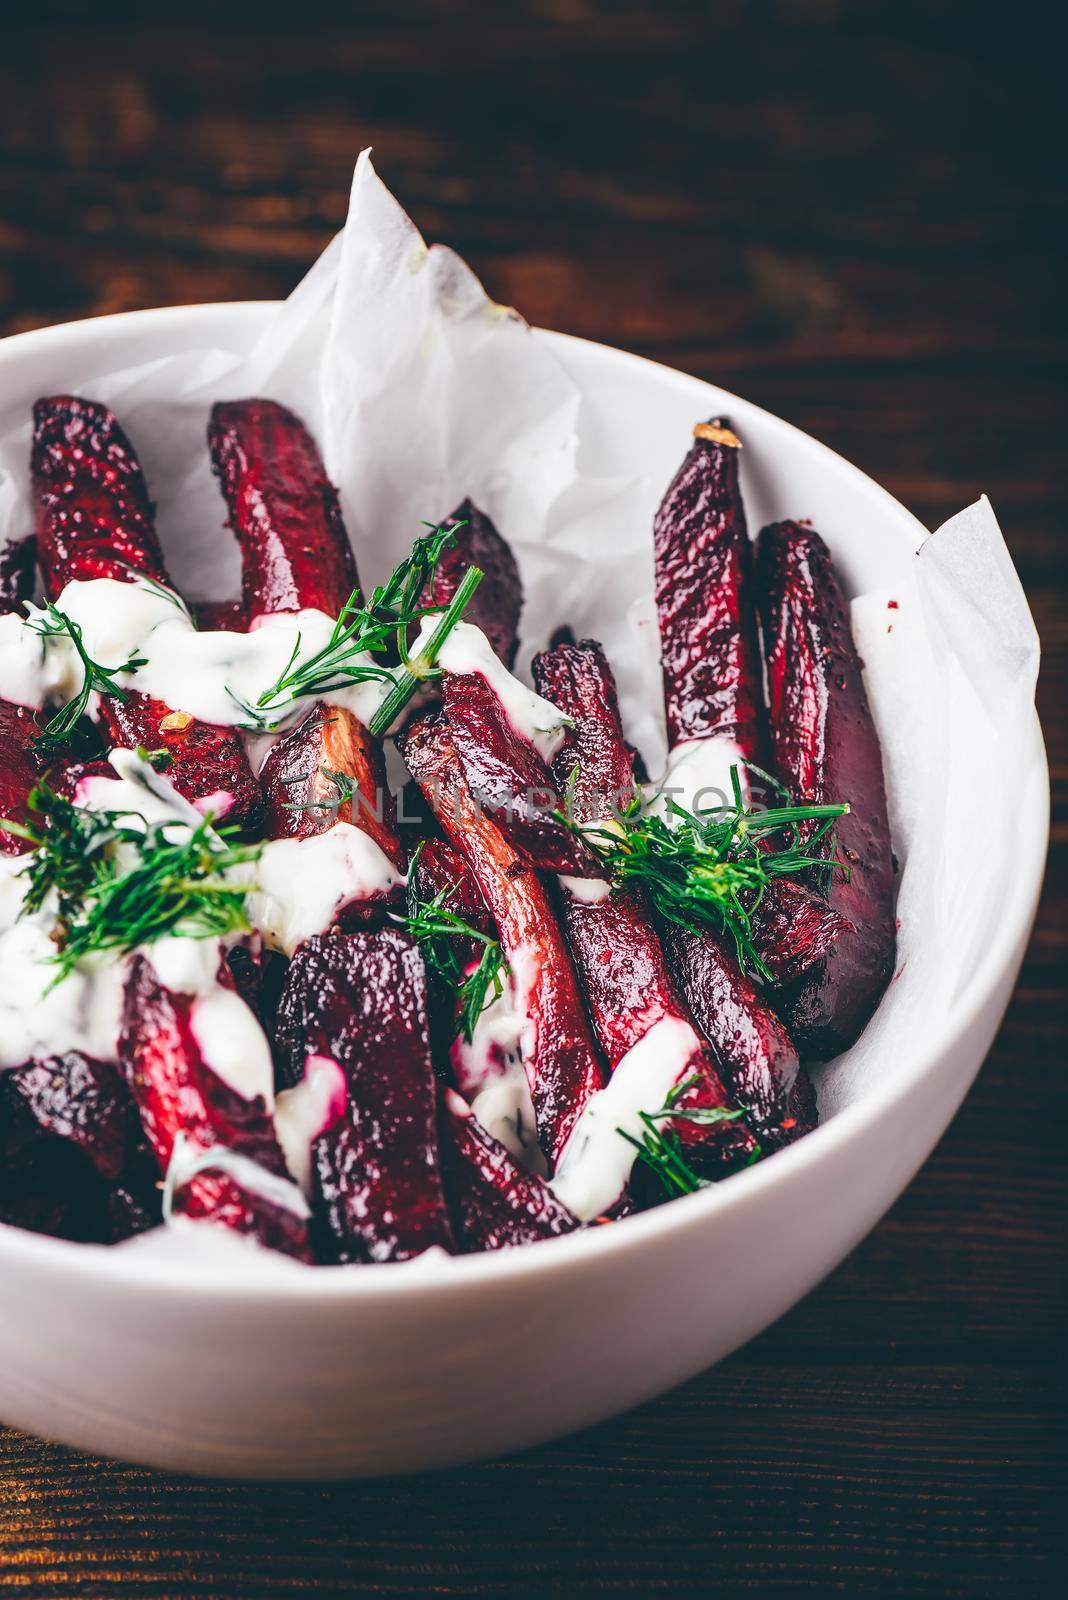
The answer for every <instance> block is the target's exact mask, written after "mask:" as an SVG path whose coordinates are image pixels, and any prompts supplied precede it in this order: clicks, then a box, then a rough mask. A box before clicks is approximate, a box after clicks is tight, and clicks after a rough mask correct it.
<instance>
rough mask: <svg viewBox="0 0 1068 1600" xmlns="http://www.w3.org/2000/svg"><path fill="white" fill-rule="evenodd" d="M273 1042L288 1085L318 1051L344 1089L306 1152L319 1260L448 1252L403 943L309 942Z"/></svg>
mask: <svg viewBox="0 0 1068 1600" xmlns="http://www.w3.org/2000/svg"><path fill="white" fill-rule="evenodd" d="M277 1038H278V1045H279V1049H280V1053H281V1055H282V1057H283V1063H284V1070H285V1071H286V1073H287V1076H288V1078H289V1081H290V1082H296V1081H298V1079H299V1077H300V1075H301V1074H302V1073H303V1070H304V1063H305V1060H306V1058H307V1056H308V1055H309V1054H316V1055H324V1056H329V1057H331V1058H332V1059H333V1060H334V1061H336V1062H337V1063H338V1065H339V1066H340V1067H341V1068H342V1070H343V1072H344V1074H345V1078H346V1081H347V1084H348V1107H347V1112H346V1115H345V1116H344V1118H343V1119H342V1120H341V1121H340V1122H336V1123H334V1124H333V1126H332V1127H330V1128H328V1129H327V1130H326V1132H325V1133H322V1134H320V1136H319V1137H318V1139H316V1141H315V1143H314V1146H313V1149H312V1168H313V1173H314V1185H315V1205H316V1210H317V1213H318V1216H319V1220H320V1223H321V1225H322V1229H323V1233H324V1234H325V1236H326V1241H327V1243H326V1253H328V1254H329V1255H330V1257H331V1259H333V1260H335V1261H341V1262H361V1261H363V1262H366V1261H405V1260H407V1259H408V1258H409V1257H411V1256H416V1255H419V1254H420V1253H421V1252H422V1251H424V1250H426V1249H428V1248H429V1247H430V1246H431V1245H441V1246H443V1247H444V1248H445V1249H447V1250H448V1249H451V1248H452V1230H451V1228H450V1226H449V1219H448V1214H447V1212H446V1209H445V1197H444V1193H443V1191H442V1187H441V1174H440V1170H439V1162H438V1141H437V1127H436V1104H435V1095H436V1091H435V1083H434V1074H433V1069H432V1067H431V1062H430V1045H429V1039H428V1033H427V1013H426V980H425V975H424V971H423V960H422V957H421V956H420V954H419V951H418V949H417V947H416V945H415V944H414V943H413V941H412V940H411V939H409V938H408V937H407V936H406V935H404V934H401V933H399V932H398V931H397V930H396V929H393V928H383V929H380V930H379V931H378V932H376V933H355V934H325V935H322V936H320V937H318V938H314V939H309V940H308V941H307V943H306V944H303V945H301V947H300V949H299V950H298V951H297V953H296V955H295V956H294V958H293V961H292V963H291V965H290V969H289V975H288V978H287V981H286V987H285V990H284V991H283V994H282V999H281V1002H280V1004H279V1011H278V1031H277Z"/></svg>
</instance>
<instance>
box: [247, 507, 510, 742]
mask: <svg viewBox="0 0 1068 1600" xmlns="http://www.w3.org/2000/svg"><path fill="white" fill-rule="evenodd" d="M463 526H465V524H464V523H462V522H453V523H450V524H448V526H442V527H439V528H435V529H434V531H433V532H432V533H429V534H425V535H423V536H422V537H420V538H418V539H416V541H415V543H414V544H413V546H412V548H411V551H410V552H409V554H408V555H407V556H406V557H405V558H404V560H403V561H401V562H400V563H398V565H397V566H396V567H394V569H393V571H392V572H391V573H390V575H389V577H388V578H387V580H386V582H385V583H384V584H379V585H378V586H377V587H376V588H375V589H373V590H372V591H371V595H370V598H369V599H368V600H367V602H366V604H361V603H360V592H359V590H358V589H354V590H353V591H352V593H351V594H350V595H349V598H348V599H347V600H346V602H345V604H344V605H343V606H342V608H341V611H340V613H339V615H338V618H337V621H336V622H335V623H334V627H333V631H332V632H331V634H330V637H329V639H328V640H327V642H326V644H325V645H323V646H322V647H321V649H319V650H316V651H314V652H313V653H312V654H311V655H309V656H305V657H302V656H301V636H300V634H299V633H298V635H297V639H296V643H295V644H294V646H293V650H292V653H291V655H290V657H289V660H288V661H287V662H286V665H285V666H284V667H283V669H282V671H281V672H280V673H279V674H278V677H277V678H276V679H275V681H274V682H273V683H272V684H270V685H269V687H268V688H266V689H264V691H263V693H262V694H261V695H260V696H259V697H258V698H257V699H256V700H255V701H248V700H242V699H241V698H240V697H239V696H238V695H235V694H234V693H233V692H232V691H230V697H231V699H233V700H235V701H236V702H237V704H238V705H239V706H240V707H241V709H242V711H244V713H245V716H246V719H247V720H246V722H245V723H244V724H243V726H245V727H246V728H248V729H250V730H252V731H256V732H266V731H269V730H271V729H273V728H276V727H277V726H278V722H279V719H280V717H281V716H283V715H284V713H285V712H286V711H287V710H288V708H289V707H290V706H291V705H292V704H293V702H294V701H296V700H301V699H313V698H320V697H322V696H323V695H326V694H331V693H333V692H334V691H335V690H337V689H345V688H348V687H349V686H350V685H352V684H356V683H369V682H378V683H382V684H388V685H391V686H392V687H391V689H390V692H389V694H388V698H387V701H386V704H389V705H396V710H394V711H392V712H391V714H390V716H389V717H388V718H387V719H386V721H385V722H384V723H383V721H382V711H383V710H384V709H385V707H384V706H383V707H382V708H381V709H380V710H379V712H377V713H376V714H375V716H374V718H372V721H371V723H370V727H371V731H372V732H374V733H382V732H384V731H385V729H386V728H387V727H388V726H389V724H390V723H391V722H392V721H393V719H394V717H395V716H396V715H397V712H398V711H399V710H401V709H403V706H404V705H406V704H407V702H408V700H410V699H411V697H412V695H413V694H414V693H415V691H416V689H417V688H418V686H419V683H420V682H421V681H422V680H423V679H425V678H428V677H430V676H432V675H433V670H432V669H433V663H434V661H435V660H436V659H437V652H438V650H440V648H441V645H442V644H443V643H444V641H445V638H446V636H447V635H448V633H449V632H451V630H452V628H453V627H455V625H456V623H457V622H458V621H459V620H460V617H461V616H462V614H463V612H464V611H465V610H466V608H467V604H468V602H469V600H470V598H471V596H472V594H474V591H475V589H476V588H477V587H478V582H479V580H480V579H481V577H482V574H481V572H479V571H478V569H477V568H476V567H471V568H469V569H468V571H467V574H466V576H465V578H464V580H463V582H462V583H461V585H460V588H459V590H458V591H457V593H456V595H455V596H454V598H453V600H452V602H451V603H450V605H449V606H448V607H447V608H446V609H445V610H444V611H442V608H441V607H440V606H426V605H422V604H421V603H420V602H421V600H422V596H423V591H424V589H425V588H426V586H427V584H428V583H429V584H430V586H431V588H433V581H434V575H435V573H436V571H437V564H438V561H439V559H440V557H441V553H442V551H443V550H444V549H445V548H446V546H448V545H450V544H453V543H455V539H456V533H457V530H458V529H459V528H461V527H463ZM476 573H477V576H474V574H476ZM472 579H473V581H472ZM461 591H462V596H461ZM457 602H460V603H459V604H457ZM435 612H441V622H439V624H438V627H437V628H436V629H435V631H434V635H433V636H432V638H431V639H430V640H428V641H427V644H426V645H425V646H424V647H423V648H422V649H421V650H420V651H419V652H418V655H417V656H416V657H414V658H412V657H409V655H408V632H409V630H410V629H411V628H412V627H414V626H415V625H416V624H417V623H419V622H421V621H422V619H423V618H424V617H426V616H430V615H431V614H433V613H435ZM439 635H440V637H439ZM435 640H436V641H437V644H436V648H435V649H434V650H433V651H431V646H432V645H434V643H435ZM387 652H392V653H393V654H394V655H395V656H396V657H399V659H400V662H401V666H400V668H392V667H391V666H390V665H388V664H387V663H386V662H382V661H373V660H371V661H369V660H367V659H366V658H367V657H368V656H369V655H370V656H375V655H384V654H386V653H387ZM409 683H410V687H407V688H406V692H405V693H404V695H403V698H402V699H400V700H399V704H398V703H397V702H398V699H399V691H400V690H401V688H402V687H403V686H406V685H408V684H409Z"/></svg>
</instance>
